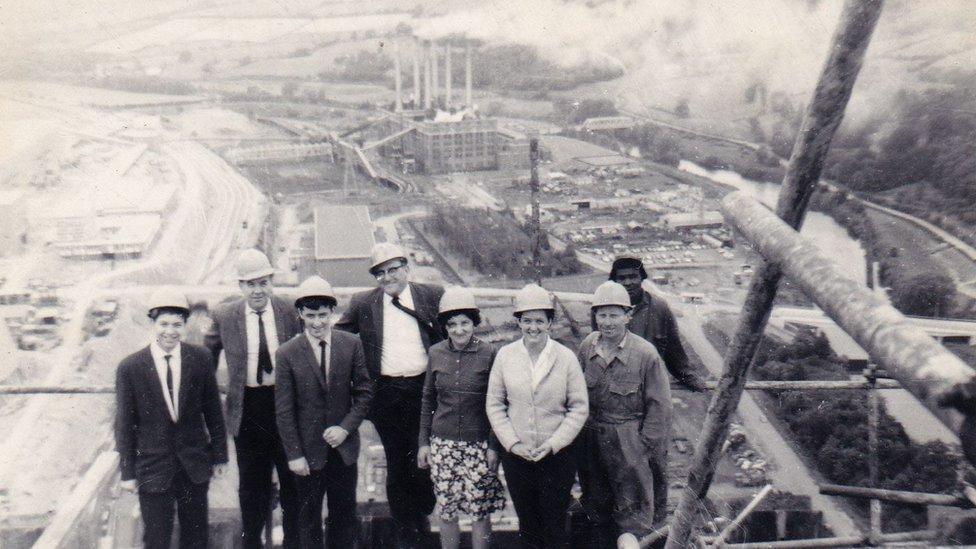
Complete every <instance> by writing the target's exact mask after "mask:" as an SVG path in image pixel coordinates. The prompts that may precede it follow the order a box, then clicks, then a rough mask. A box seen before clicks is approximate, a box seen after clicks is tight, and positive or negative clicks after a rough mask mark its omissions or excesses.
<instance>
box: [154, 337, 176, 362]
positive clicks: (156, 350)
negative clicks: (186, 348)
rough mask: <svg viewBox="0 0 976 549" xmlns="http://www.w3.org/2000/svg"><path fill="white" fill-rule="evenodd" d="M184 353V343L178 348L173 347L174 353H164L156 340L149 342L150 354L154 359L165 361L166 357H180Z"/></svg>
mask: <svg viewBox="0 0 976 549" xmlns="http://www.w3.org/2000/svg"><path fill="white" fill-rule="evenodd" d="M182 351H183V344H182V343H177V344H176V347H173V350H172V351H164V350H163V348H162V347H160V346H159V343H158V342H157V341H156V340H155V339H153V340H152V341H150V342H149V353H150V354H152V356H153V359H159V360H161V361H165V359H164V358H163V357H165V356H166V355H170V356H175V357H179V356H180V353H181V352H182Z"/></svg>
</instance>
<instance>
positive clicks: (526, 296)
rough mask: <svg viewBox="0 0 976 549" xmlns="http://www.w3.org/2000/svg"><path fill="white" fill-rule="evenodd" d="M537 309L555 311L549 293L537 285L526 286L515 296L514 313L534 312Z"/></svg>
mask: <svg viewBox="0 0 976 549" xmlns="http://www.w3.org/2000/svg"><path fill="white" fill-rule="evenodd" d="M539 309H543V310H548V311H555V310H556V307H555V306H554V305H553V304H552V296H551V295H550V294H549V291H548V290H546V289H545V288H543V287H542V286H539V285H538V284H528V285H526V286H525V287H524V288H522V289H521V290H519V291H518V293H517V294H515V312H516V313H524V312H525V311H536V310H539Z"/></svg>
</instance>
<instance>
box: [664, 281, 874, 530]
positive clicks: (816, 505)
mask: <svg viewBox="0 0 976 549" xmlns="http://www.w3.org/2000/svg"><path fill="white" fill-rule="evenodd" d="M669 301H671V306H672V308H673V309H676V310H680V311H681V312H682V313H683V314H682V315H681V316H680V317H678V318H677V321H678V327H679V329H680V330H681V335H683V336H684V337H685V339H686V341H687V342H688V343H689V344H690V345H691V346H692V348H693V349H694V350H695V352H696V353H697V354H698V356H699V357H701V359H702V362H703V363H704V364H705V367H706V368H708V370H709V372H711V373H712V375H714V376H716V377H721V375H722V368H723V362H724V361H723V357H722V356H721V355H720V354H719V353H718V351H716V350H715V347H713V346H712V344H711V342H709V341H708V338H707V337H706V336H705V332H704V331H703V330H702V324H703V322H704V320H703V319H702V318H701V316H699V313H698V307H696V306H686V305H683V304H680V303H677V302H676V300H674V299H673V298H670V299H669ZM738 416H739V418H740V419H741V421H742V424H743V426H744V427H745V428H746V430H747V431H748V433H749V435H750V441H751V442H752V443H753V445H755V446H757V447H758V449H759V451H760V452H761V453H762V454H763V455H764V456H765V457H766V458H767V460H769V461H770V462H772V463H774V464H775V467H774V468H772V469H771V470H770V472H769V477H770V478H771V480H772V481H773V483H774V485H776V487H778V488H781V489H785V490H787V491H789V492H792V493H794V494H798V495H803V496H807V497H809V498H810V504H811V506H812V507H813V509H817V510H820V511H822V512H823V518H824V523H825V524H826V525H827V526H828V527H829V528H830V529H831V530H833V532H834V534H835V535H837V536H853V535H857V534H859V533H860V530H859V529H858V528H857V526H856V525H855V523H854V520H853V519H851V517H850V516H848V515H847V513H845V512H844V511H843V510H842V509H841V508H840V507H839V506H838V505H837V504H836V503H835V502H834V501H833V500H832V499H831V498H830V497H827V496H823V495H821V494H820V493H819V491H818V488H817V481H816V480H814V478H813V477H812V476H811V475H810V471H809V470H808V468H807V466H806V465H804V463H803V460H802V459H800V456H799V455H797V453H796V452H795V451H794V449H793V447H792V446H791V445H790V443H789V442H787V441H786V439H784V438H783V437H782V435H780V434H779V431H777V430H776V428H775V427H773V425H772V424H770V423H769V420H768V419H766V414H765V412H763V410H762V409H761V408H760V407H759V405H758V404H757V403H756V401H755V399H753V398H752V396H751V395H750V394H749V393H748V392H744V393H743V394H742V400H741V401H740V402H739V409H738Z"/></svg>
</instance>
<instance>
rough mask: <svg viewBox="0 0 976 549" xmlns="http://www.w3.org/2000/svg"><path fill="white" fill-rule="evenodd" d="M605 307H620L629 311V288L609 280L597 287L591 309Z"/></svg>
mask: <svg viewBox="0 0 976 549" xmlns="http://www.w3.org/2000/svg"><path fill="white" fill-rule="evenodd" d="M604 305H619V306H621V307H623V308H625V309H629V308H630V295H629V294H627V288H624V287H623V285H622V284H619V283H617V282H614V281H612V280H608V281H606V282H604V283H603V284H600V285H599V286H597V288H596V291H595V292H593V300H592V301H591V302H590V308H591V309H596V308H597V307H603V306H604Z"/></svg>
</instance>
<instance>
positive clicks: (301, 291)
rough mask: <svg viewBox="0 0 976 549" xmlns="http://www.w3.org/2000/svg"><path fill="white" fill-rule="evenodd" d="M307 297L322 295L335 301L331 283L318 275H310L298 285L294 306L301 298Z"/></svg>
mask: <svg viewBox="0 0 976 549" xmlns="http://www.w3.org/2000/svg"><path fill="white" fill-rule="evenodd" d="M309 297H324V298H326V299H331V300H332V301H337V300H336V296H335V292H334V291H332V285H331V284H329V281H328V280H326V279H324V278H322V277H321V276H318V275H312V276H310V277H308V278H306V279H305V280H304V281H303V282H302V283H301V284H299V285H298V293H297V294H296V295H295V306H298V302H299V301H301V300H302V299H305V298H309Z"/></svg>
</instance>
